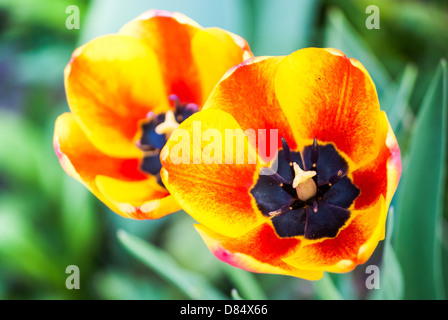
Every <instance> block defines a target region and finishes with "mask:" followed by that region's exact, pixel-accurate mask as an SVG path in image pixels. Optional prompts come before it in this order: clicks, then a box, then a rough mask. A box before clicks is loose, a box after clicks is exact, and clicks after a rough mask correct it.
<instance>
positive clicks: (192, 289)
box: [117, 230, 228, 300]
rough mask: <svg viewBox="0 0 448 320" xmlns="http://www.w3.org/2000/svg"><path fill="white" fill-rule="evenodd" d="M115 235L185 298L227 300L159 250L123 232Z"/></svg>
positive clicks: (202, 278)
mask: <svg viewBox="0 0 448 320" xmlns="http://www.w3.org/2000/svg"><path fill="white" fill-rule="evenodd" d="M117 235H118V239H119V240H120V241H121V243H122V244H123V246H124V247H125V248H126V249H127V250H128V251H129V252H130V253H131V254H132V255H133V256H134V257H136V258H137V259H138V260H140V261H141V262H143V263H144V264H145V265H146V266H148V267H149V268H150V269H151V270H153V271H154V272H156V273H157V274H159V275H160V276H161V277H163V278H165V279H166V280H167V281H169V282H170V283H171V284H173V285H174V286H176V287H177V288H178V289H179V290H181V291H182V292H183V293H184V294H185V295H186V296H187V297H189V298H191V299H195V300H223V299H228V298H227V297H225V296H224V295H223V294H222V293H221V292H220V291H218V290H217V289H216V288H214V287H213V286H212V285H211V284H210V283H209V282H208V281H207V280H206V279H205V278H204V277H203V276H202V275H199V274H196V273H193V272H191V271H188V270H185V269H182V268H181V267H180V266H179V265H178V264H177V263H176V261H174V260H173V258H171V256H169V255H168V254H166V253H165V252H164V251H162V250H161V249H158V248H156V247H155V246H153V245H151V244H150V243H148V242H146V241H144V240H143V239H141V238H138V237H135V236H133V235H131V234H128V233H127V232H125V231H123V230H119V231H118V233H117Z"/></svg>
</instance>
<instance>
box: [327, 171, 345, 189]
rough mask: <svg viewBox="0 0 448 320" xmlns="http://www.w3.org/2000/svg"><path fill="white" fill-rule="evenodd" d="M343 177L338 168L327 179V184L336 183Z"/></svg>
mask: <svg viewBox="0 0 448 320" xmlns="http://www.w3.org/2000/svg"><path fill="white" fill-rule="evenodd" d="M343 177H344V173H343V172H342V170H338V172H337V173H336V174H334V175H332V176H331V177H330V179H328V182H329V185H330V186H331V185H333V184H335V183H338V182H339V181H340V180H341V179H342V178H343Z"/></svg>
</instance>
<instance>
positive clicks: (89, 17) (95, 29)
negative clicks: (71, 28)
mask: <svg viewBox="0 0 448 320" xmlns="http://www.w3.org/2000/svg"><path fill="white" fill-rule="evenodd" d="M245 2H246V1H241V0H215V1H210V0H189V1H185V0H170V1H167V0H128V1H121V0H93V1H92V2H91V6H90V10H89V11H88V12H86V13H83V12H81V15H82V16H81V17H82V18H83V17H84V19H85V23H84V26H83V28H82V30H81V31H82V32H81V38H80V44H83V43H85V42H87V41H89V40H91V39H93V38H95V37H97V36H100V35H104V34H107V33H115V32H118V30H120V28H121V27H122V26H123V25H124V24H125V23H127V22H129V21H130V20H132V19H134V18H136V17H137V16H139V15H140V14H142V13H143V12H145V11H147V10H149V9H158V10H167V11H176V12H181V13H183V14H185V15H186V16H188V17H189V18H191V19H193V20H194V21H196V22H197V23H198V24H200V25H202V26H203V27H219V28H223V29H225V30H228V31H231V32H233V33H236V34H238V35H240V36H242V37H244V38H247V35H248V34H247V28H246V25H245V24H246V22H247V17H248V14H249V12H248V11H247V10H245V6H244V4H245ZM111 17H113V19H111Z"/></svg>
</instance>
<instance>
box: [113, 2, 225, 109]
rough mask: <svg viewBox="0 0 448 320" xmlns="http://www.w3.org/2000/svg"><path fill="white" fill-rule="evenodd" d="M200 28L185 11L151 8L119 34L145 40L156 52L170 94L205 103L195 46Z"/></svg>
mask: <svg viewBox="0 0 448 320" xmlns="http://www.w3.org/2000/svg"><path fill="white" fill-rule="evenodd" d="M200 29H202V28H201V26H199V25H198V24H197V23H195V22H194V21H193V20H191V19H189V18H188V17H186V16H184V15H183V14H181V13H178V12H167V11H163V10H149V11H147V12H145V13H143V14H142V15H140V16H139V17H137V18H136V19H134V20H132V21H130V22H128V23H127V24H126V25H125V26H123V28H122V29H121V30H120V32H119V33H120V34H123V35H128V36H132V37H135V38H138V39H141V40H142V41H144V42H145V43H146V44H147V45H148V47H150V48H152V50H153V51H154V52H155V54H156V56H157V60H158V63H159V66H160V69H161V72H162V74H163V78H164V79H163V83H165V85H166V88H165V91H163V92H165V95H166V96H169V95H171V94H175V95H177V96H178V98H179V100H180V101H181V102H185V103H190V102H191V103H196V104H197V105H202V103H203V101H202V89H201V83H200V79H199V75H198V71H197V68H196V67H195V61H194V57H193V54H192V47H191V46H192V43H191V42H192V39H193V37H194V36H195V34H196V33H197V32H198V31H199V30H200ZM229 67H230V66H229ZM218 80H219V79H218Z"/></svg>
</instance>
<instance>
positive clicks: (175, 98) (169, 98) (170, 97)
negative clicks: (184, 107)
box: [168, 94, 180, 108]
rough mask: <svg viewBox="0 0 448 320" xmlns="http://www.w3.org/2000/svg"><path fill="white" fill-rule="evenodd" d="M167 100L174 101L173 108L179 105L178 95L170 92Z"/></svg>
mask: <svg viewBox="0 0 448 320" xmlns="http://www.w3.org/2000/svg"><path fill="white" fill-rule="evenodd" d="M168 100H169V101H171V102H174V108H177V107H178V106H179V105H180V100H179V97H178V96H177V95H175V94H170V95H169V97H168Z"/></svg>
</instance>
